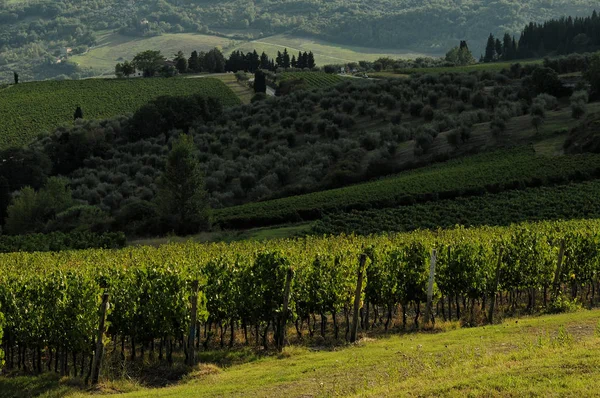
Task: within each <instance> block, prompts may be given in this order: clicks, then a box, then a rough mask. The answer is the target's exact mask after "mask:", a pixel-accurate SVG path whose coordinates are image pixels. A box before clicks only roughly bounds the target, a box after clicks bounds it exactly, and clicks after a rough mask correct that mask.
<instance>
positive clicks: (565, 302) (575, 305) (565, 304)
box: [548, 293, 581, 314]
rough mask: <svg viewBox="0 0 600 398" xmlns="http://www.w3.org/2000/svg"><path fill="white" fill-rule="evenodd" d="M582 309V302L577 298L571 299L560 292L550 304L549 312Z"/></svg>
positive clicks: (555, 312)
mask: <svg viewBox="0 0 600 398" xmlns="http://www.w3.org/2000/svg"><path fill="white" fill-rule="evenodd" d="M580 309H581V303H580V302H579V301H578V300H577V298H574V299H569V297H567V296H566V295H564V294H562V293H561V294H559V295H558V296H556V298H554V299H553V300H552V301H551V302H550V305H549V306H548V312H549V313H551V314H561V313H565V312H576V311H579V310H580Z"/></svg>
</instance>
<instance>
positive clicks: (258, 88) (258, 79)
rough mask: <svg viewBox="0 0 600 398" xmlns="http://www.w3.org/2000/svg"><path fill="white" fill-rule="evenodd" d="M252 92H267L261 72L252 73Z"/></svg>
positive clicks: (264, 78) (265, 82)
mask: <svg viewBox="0 0 600 398" xmlns="http://www.w3.org/2000/svg"><path fill="white" fill-rule="evenodd" d="M254 92H255V93H266V92H267V78H266V76H265V73H264V72H263V71H262V70H260V69H259V70H257V71H256V73H254Z"/></svg>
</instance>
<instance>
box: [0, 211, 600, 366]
mask: <svg viewBox="0 0 600 398" xmlns="http://www.w3.org/2000/svg"><path fill="white" fill-rule="evenodd" d="M599 227H600V221H598V220H590V221H572V222H544V223H538V224H521V225H515V226H511V227H482V228H473V229H462V228H461V229H455V230H445V231H444V230H440V231H436V232H428V231H419V232H413V233H407V234H398V235H392V236H370V237H357V236H337V237H323V238H319V237H309V238H305V239H299V240H281V241H268V242H249V241H248V242H237V243H231V244H224V243H213V244H195V243H186V244H170V245H166V246H162V247H160V248H151V247H140V248H126V249H121V250H115V251H110V250H86V251H79V252H62V253H29V254H28V253H14V254H5V255H1V256H0V271H1V272H0V308H1V312H2V313H3V316H4V340H3V343H2V347H3V350H4V351H5V352H6V359H7V361H6V366H7V367H9V368H11V367H12V368H14V367H21V368H27V369H31V368H33V369H34V370H36V371H38V372H42V371H43V370H44V369H48V370H52V369H54V370H57V371H62V372H63V373H70V372H74V373H75V374H78V375H80V374H84V373H85V372H84V369H86V368H87V369H89V365H88V363H89V359H90V358H91V356H92V352H93V348H94V336H95V333H96V332H97V327H98V306H99V303H100V299H101V296H102V294H103V293H105V292H106V293H108V294H109V295H110V310H109V312H108V315H107V321H108V325H109V327H108V335H109V336H110V339H111V341H112V342H113V344H112V345H113V348H112V352H113V354H114V355H116V356H117V357H120V358H124V357H126V356H128V357H130V358H131V359H136V358H139V357H140V356H144V355H145V352H147V351H151V352H152V353H154V352H155V351H158V353H159V354H158V357H159V358H160V359H163V360H166V361H169V362H172V361H173V358H174V356H173V352H174V351H176V350H183V351H184V353H187V350H186V347H187V345H186V343H184V342H185V338H186V336H187V333H188V331H189V329H190V324H189V323H190V319H191V315H190V296H191V295H192V291H193V289H192V286H193V284H194V283H195V281H198V282H199V284H200V300H199V302H198V312H197V323H196V324H195V325H192V326H193V328H194V329H195V330H196V333H195V336H196V339H195V340H194V341H193V342H192V344H193V345H194V346H196V347H202V346H204V347H210V346H211V345H212V344H214V343H218V344H220V345H221V346H224V345H226V344H229V345H235V344H240V343H246V344H257V345H263V346H265V347H268V346H270V344H271V341H272V340H277V339H278V338H279V337H280V336H281V335H282V333H284V331H285V330H287V328H288V326H291V324H293V325H294V329H295V333H293V335H291V336H289V339H304V338H306V337H307V334H308V335H310V336H314V335H316V334H319V333H320V334H322V335H323V336H332V337H333V338H340V339H343V338H346V339H348V338H349V336H350V334H349V332H350V325H351V323H352V320H353V311H352V309H353V304H354V299H355V290H356V286H357V278H358V274H359V273H360V272H361V271H364V275H365V279H364V284H363V289H362V290H361V301H360V302H361V307H362V310H361V312H360V315H359V316H360V322H358V320H357V322H358V323H359V324H361V325H362V326H361V327H362V330H363V332H364V331H366V330H368V329H370V328H373V327H381V328H386V329H387V328H389V327H391V326H392V325H393V323H394V319H396V318H399V319H401V320H402V322H401V324H403V325H404V327H408V323H409V321H408V320H407V318H408V317H409V316H410V317H411V318H412V319H413V320H412V321H411V323H415V324H417V325H418V324H419V322H422V318H421V315H422V312H423V307H422V304H423V303H424V302H425V301H426V292H427V280H428V277H429V266H430V259H431V253H432V250H433V249H435V250H436V251H437V268H436V275H435V284H434V295H433V298H434V308H435V311H434V314H433V315H434V319H440V318H444V319H447V318H449V319H456V318H457V317H458V318H462V319H463V321H468V322H475V323H476V322H477V319H478V317H479V318H481V314H483V313H485V311H487V307H488V304H487V303H489V301H490V300H491V298H492V297H494V298H495V297H498V306H497V307H496V308H497V310H498V311H501V312H507V311H518V310H525V309H527V310H530V311H533V310H535V309H536V308H539V307H541V306H542V304H543V305H544V306H549V305H550V301H549V300H551V299H552V298H556V295H554V296H553V295H552V294H551V292H552V290H553V289H552V287H553V286H555V283H556V284H557V286H559V287H560V288H561V289H562V290H564V291H565V292H566V291H567V290H568V294H569V295H570V296H572V297H574V298H575V297H577V298H579V299H580V300H581V299H585V300H586V303H589V304H593V303H594V302H595V300H596V295H597V294H596V289H597V287H598V283H599V280H598V275H599V274H598V271H599V270H600V254H599V251H598V248H599V247H600V246H599V245H600V228H599ZM561 247H562V249H561ZM361 254H366V256H367V261H366V264H365V270H359V269H358V268H359V261H358V259H359V256H360V255H361ZM559 254H560V256H559ZM559 257H561V258H562V261H559V260H558V259H559ZM497 264H500V267H499V268H497ZM559 264H560V265H561V266H560V267H559ZM357 271H358V272H357ZM290 272H292V273H293V279H292V280H291V281H292V282H291V289H290V291H291V293H290V297H289V309H290V316H289V317H288V319H285V320H283V319H282V318H281V317H282V313H283V308H282V306H283V302H284V299H285V297H284V292H285V290H286V289H285V285H286V278H287V277H288V275H289V274H290ZM497 276H498V277H499V285H498V290H497V292H496V287H495V280H496V277H497ZM567 288H568V289H567ZM496 293H497V294H496ZM536 297H537V299H536ZM525 307H526V308H525ZM317 317H318V318H319V320H320V321H319V322H317ZM317 323H319V325H317Z"/></svg>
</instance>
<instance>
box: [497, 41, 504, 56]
mask: <svg viewBox="0 0 600 398" xmlns="http://www.w3.org/2000/svg"><path fill="white" fill-rule="evenodd" d="M502 54H503V52H502V42H501V41H500V39H496V59H497V60H500V59H502Z"/></svg>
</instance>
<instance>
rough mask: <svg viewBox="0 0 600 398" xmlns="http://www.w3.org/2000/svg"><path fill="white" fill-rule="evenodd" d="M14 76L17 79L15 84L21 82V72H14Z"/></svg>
mask: <svg viewBox="0 0 600 398" xmlns="http://www.w3.org/2000/svg"><path fill="white" fill-rule="evenodd" d="M13 78H14V80H15V84H19V74H18V73H17V72H13Z"/></svg>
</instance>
